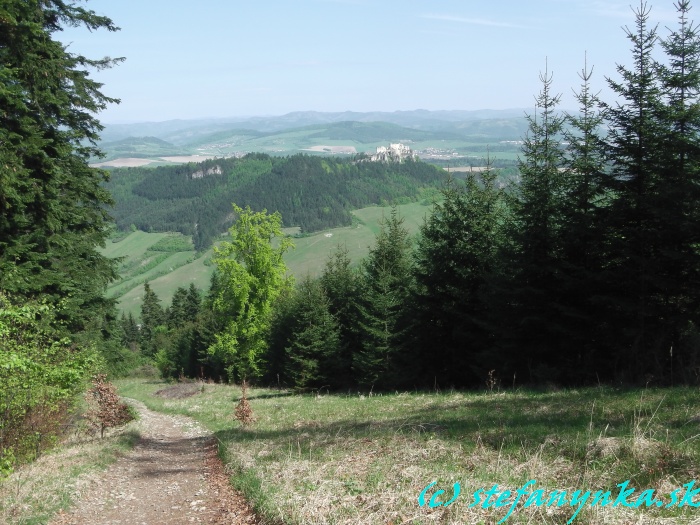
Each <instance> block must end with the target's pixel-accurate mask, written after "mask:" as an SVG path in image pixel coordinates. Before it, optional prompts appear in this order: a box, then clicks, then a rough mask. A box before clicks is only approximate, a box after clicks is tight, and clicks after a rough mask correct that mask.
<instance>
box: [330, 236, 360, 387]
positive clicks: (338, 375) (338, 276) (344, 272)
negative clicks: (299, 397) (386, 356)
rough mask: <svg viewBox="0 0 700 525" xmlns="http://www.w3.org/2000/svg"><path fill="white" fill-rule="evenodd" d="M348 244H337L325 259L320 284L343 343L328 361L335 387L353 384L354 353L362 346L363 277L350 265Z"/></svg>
mask: <svg viewBox="0 0 700 525" xmlns="http://www.w3.org/2000/svg"><path fill="white" fill-rule="evenodd" d="M350 264H351V261H350V257H349V256H348V250H347V247H341V246H338V247H337V249H336V251H335V252H333V253H332V254H331V255H330V256H329V257H328V260H327V261H326V266H325V267H324V269H323V274H322V275H321V285H322V286H323V290H324V292H325V294H326V296H327V297H328V310H329V312H330V313H331V314H332V315H333V317H334V318H335V319H336V321H337V323H338V328H339V330H340V343H339V348H338V351H337V352H336V355H335V356H334V357H333V360H332V361H331V363H330V364H329V366H330V367H331V369H332V370H331V372H332V376H333V378H334V385H333V386H334V387H349V386H351V385H352V361H353V356H354V355H356V354H357V352H359V351H360V349H361V348H362V338H361V334H360V327H359V321H360V309H359V305H360V302H361V300H362V281H361V277H360V274H359V272H358V271H357V269H355V268H352V267H351V266H350Z"/></svg>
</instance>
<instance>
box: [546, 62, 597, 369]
mask: <svg viewBox="0 0 700 525" xmlns="http://www.w3.org/2000/svg"><path fill="white" fill-rule="evenodd" d="M592 76H593V68H589V67H588V64H587V62H584V67H583V69H582V70H581V71H580V72H579V77H580V78H581V87H580V90H579V91H578V92H575V97H576V100H577V101H578V103H579V111H578V113H576V114H573V115H567V117H566V123H567V124H568V126H567V128H566V129H565V130H564V138H565V140H566V158H565V161H564V166H565V168H566V170H565V172H564V177H563V179H562V201H561V202H562V203H561V224H560V235H559V237H560V242H561V255H560V257H561V261H560V279H559V281H558V282H559V285H560V287H561V288H560V291H561V293H560V298H561V309H560V312H561V322H562V324H563V326H564V329H565V330H566V334H567V344H566V352H567V359H566V363H565V364H564V369H565V370H568V371H569V376H570V377H569V380H570V381H576V382H580V381H584V380H585V379H589V380H590V379H595V377H596V376H595V374H596V373H598V374H600V373H601V370H600V368H601V365H602V364H603V363H604V362H605V359H606V357H607V356H608V353H607V350H606V346H607V341H606V338H605V336H604V335H608V334H604V333H603V331H602V330H601V329H600V328H601V327H602V326H604V325H605V322H606V320H605V312H604V309H603V308H602V307H601V305H600V303H599V298H600V297H601V295H604V294H605V289H606V287H605V285H604V281H603V279H602V276H601V275H602V272H603V271H604V263H605V254H606V253H607V252H608V249H607V245H606V242H605V234H606V230H605V224H606V221H607V218H606V213H607V205H608V199H607V198H606V184H605V181H606V167H605V165H606V159H605V149H604V147H603V139H602V138H601V136H600V135H599V134H600V132H601V130H602V127H603V125H604V122H605V119H604V114H603V112H602V109H601V102H600V100H599V99H598V97H597V95H596V94H595V93H593V91H592V87H591V78H592ZM585 376H587V377H585ZM599 377H600V376H599Z"/></svg>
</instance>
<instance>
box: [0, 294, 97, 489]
mask: <svg viewBox="0 0 700 525" xmlns="http://www.w3.org/2000/svg"><path fill="white" fill-rule="evenodd" d="M22 303H24V301H22ZM58 314H59V312H58V311H57V309H56V308H55V307H54V306H52V305H50V304H47V303H43V304H42V303H35V302H31V303H24V304H23V306H19V304H18V300H16V299H13V298H10V297H8V296H7V295H5V294H2V293H0V450H1V451H2V452H1V453H0V475H1V474H2V472H1V469H2V466H1V465H2V462H3V459H7V458H10V456H12V458H13V459H16V460H26V459H31V458H32V457H33V456H34V455H36V454H37V453H38V452H39V451H40V450H41V449H42V448H43V447H45V446H46V445H48V444H51V443H52V440H53V439H54V438H55V437H56V435H57V433H58V432H59V431H60V423H62V417H61V416H63V415H65V412H66V410H67V409H68V408H69V407H70V406H71V405H72V402H73V397H74V395H75V394H76V393H78V392H80V391H81V390H82V389H83V388H84V386H85V383H86V378H87V377H88V376H89V375H90V373H91V372H93V371H94V370H95V369H96V367H97V366H98V365H99V364H100V361H99V359H98V357H97V354H96V353H95V351H94V349H92V348H89V347H78V346H76V345H74V344H71V342H70V340H69V339H68V338H65V337H61V334H60V332H58V331H57V330H56V329H55V328H54V327H53V326H54V324H55V322H56V317H57V315H58ZM6 466H7V465H6Z"/></svg>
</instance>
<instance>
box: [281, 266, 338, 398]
mask: <svg viewBox="0 0 700 525" xmlns="http://www.w3.org/2000/svg"><path fill="white" fill-rule="evenodd" d="M329 307H330V302H329V300H328V297H327V296H326V294H325V292H324V290H323V286H322V285H321V282H320V281H319V280H318V279H311V278H310V277H308V276H307V277H306V278H305V279H303V280H302V281H301V283H300V284H299V286H298V288H297V290H296V291H295V298H294V307H293V313H292V318H291V323H292V326H293V329H292V333H291V334H290V337H289V340H288V342H287V346H286V348H285V351H286V354H287V370H286V377H288V378H289V379H290V380H291V381H292V383H293V385H294V386H295V387H297V388H309V387H316V388H319V387H322V386H326V387H331V388H336V387H337V386H339V384H341V383H342V380H343V378H341V377H338V376H337V375H335V374H334V373H332V363H333V361H334V360H335V358H336V356H337V354H338V348H339V344H340V330H339V327H338V323H337V321H336V320H335V317H333V315H331V313H330V311H329Z"/></svg>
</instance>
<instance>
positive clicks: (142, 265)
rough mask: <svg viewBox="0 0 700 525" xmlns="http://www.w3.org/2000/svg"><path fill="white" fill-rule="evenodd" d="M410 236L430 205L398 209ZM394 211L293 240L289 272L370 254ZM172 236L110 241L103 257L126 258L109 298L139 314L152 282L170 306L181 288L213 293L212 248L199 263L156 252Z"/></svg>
mask: <svg viewBox="0 0 700 525" xmlns="http://www.w3.org/2000/svg"><path fill="white" fill-rule="evenodd" d="M398 209H399V213H400V214H401V216H402V217H404V219H405V222H404V224H405V226H406V228H407V229H408V230H409V232H410V233H411V234H415V233H417V232H418V228H419V226H420V225H421V224H422V222H423V218H424V217H425V216H426V215H427V214H428V213H429V212H430V206H425V205H422V204H419V203H411V204H404V205H401V206H399V207H398ZM390 211H391V208H390V207H379V206H373V207H369V208H363V209H361V210H356V211H354V212H352V213H353V215H354V216H355V217H356V219H357V221H356V222H357V223H356V224H355V225H353V226H348V227H345V228H334V229H331V230H327V231H324V232H320V233H317V234H315V235H311V236H309V237H301V238H297V239H294V244H295V246H296V248H295V249H294V250H292V251H290V252H288V253H287V254H286V256H285V261H286V263H287V266H288V267H289V270H290V272H291V273H292V275H294V276H295V277H297V278H302V277H303V276H305V275H307V274H309V275H312V276H318V275H320V274H321V272H322V271H323V267H324V266H325V264H326V261H327V259H328V256H329V255H330V254H331V253H332V252H333V251H334V250H335V249H336V248H337V247H338V245H341V246H345V247H346V248H347V249H348V252H349V256H350V258H351V259H352V260H353V261H354V262H357V261H359V260H360V259H361V258H363V257H364V256H366V255H367V253H368V252H369V247H370V246H371V245H373V244H374V240H375V235H376V234H377V233H378V232H379V223H380V221H381V219H382V216H388V215H389V213H390ZM172 235H173V234H167V233H145V232H141V231H136V232H133V233H131V234H129V235H128V236H126V237H125V238H124V239H122V240H120V241H119V242H115V243H113V242H108V243H107V247H106V249H105V250H103V253H104V254H105V255H107V256H108V257H123V260H122V262H121V265H120V275H121V277H122V278H121V280H120V281H118V282H116V283H113V284H112V285H111V286H110V287H109V288H108V290H107V295H108V296H110V297H115V298H117V299H118V301H119V308H120V309H121V310H122V311H124V312H126V313H132V314H133V315H139V312H140V308H141V300H142V297H143V283H144V282H145V281H146V280H148V281H149V284H150V286H151V288H152V289H153V291H154V292H155V293H156V294H157V295H158V297H159V298H160V299H161V300H162V302H163V305H164V306H165V305H169V304H170V302H171V301H172V297H173V294H174V293H175V290H176V289H177V288H178V287H179V286H183V287H188V286H189V285H190V283H194V285H195V286H197V287H198V288H200V289H201V290H206V289H208V288H209V282H210V278H211V274H212V272H213V271H214V266H213V265H212V264H210V260H211V257H212V255H213V251H212V250H211V249H210V250H208V251H207V252H206V253H204V254H202V255H201V256H200V257H197V258H195V256H196V254H195V252H194V250H193V249H192V250H186V251H180V252H161V251H157V250H154V247H157V246H156V243H158V242H161V241H162V240H163V239H166V238H168V237H169V236H172Z"/></svg>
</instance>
